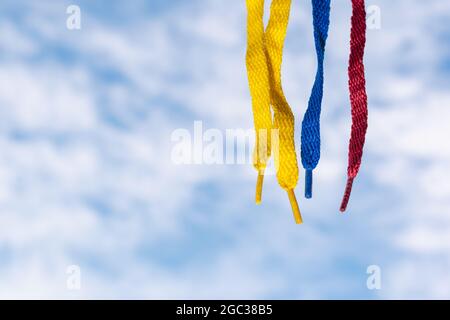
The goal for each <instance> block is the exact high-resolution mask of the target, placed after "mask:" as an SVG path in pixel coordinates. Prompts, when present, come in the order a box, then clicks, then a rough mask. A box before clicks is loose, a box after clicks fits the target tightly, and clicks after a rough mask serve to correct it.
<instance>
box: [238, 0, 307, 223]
mask: <svg viewBox="0 0 450 320" xmlns="http://www.w3.org/2000/svg"><path fill="white" fill-rule="evenodd" d="M246 3H247V10H248V22H247V29H248V44H247V46H248V47H247V55H246V63H247V72H248V79H249V87H250V93H251V96H252V108H253V118H254V124H255V131H256V146H255V151H254V167H255V168H256V170H257V171H258V180H257V186H256V202H257V203H260V202H261V194H262V185H263V179H264V171H265V168H266V166H267V162H268V159H269V158H270V155H271V152H272V153H273V156H274V160H275V167H276V170H277V180H278V183H279V185H280V186H281V187H282V188H283V189H285V190H286V191H287V193H288V196H289V201H290V203H291V206H292V211H293V213H294V218H295V221H296V223H302V217H301V214H300V210H299V207H298V204H297V200H296V197H295V194H294V189H295V187H296V185H297V181H298V164H297V156H296V153H295V143H294V115H293V113H292V110H291V108H290V106H289V104H288V102H287V101H286V98H285V96H284V93H283V89H282V85H281V63H282V56H283V45H284V39H285V37H286V31H287V25H288V22H289V14H290V8H291V0H273V1H272V4H271V8H270V18H269V23H268V25H267V28H266V30H264V0H247V1H246ZM270 107H272V109H273V121H272V115H271V111H270ZM272 137H277V139H272Z"/></svg>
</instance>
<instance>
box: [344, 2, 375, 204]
mask: <svg viewBox="0 0 450 320" xmlns="http://www.w3.org/2000/svg"><path fill="white" fill-rule="evenodd" d="M352 8H353V13H352V27H351V35H350V47H351V49H350V59H349V67H348V75H349V89H350V101H351V109H352V130H351V137H350V144H349V152H348V169H347V176H348V179H347V185H346V188H345V192H344V197H343V199H342V204H341V208H340V210H341V212H344V211H345V210H346V208H347V205H348V201H349V199H350V194H351V192H352V186H353V181H354V179H355V178H356V176H357V175H358V171H359V168H360V166H361V158H362V155H363V148H364V142H365V137H366V131H367V119H368V110H367V94H366V80H365V75H364V62H363V59H364V49H365V45H366V10H365V3H364V0H352Z"/></svg>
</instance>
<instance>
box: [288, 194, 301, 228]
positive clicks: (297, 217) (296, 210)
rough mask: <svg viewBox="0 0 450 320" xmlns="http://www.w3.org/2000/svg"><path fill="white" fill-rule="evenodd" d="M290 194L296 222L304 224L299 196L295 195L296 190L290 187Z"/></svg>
mask: <svg viewBox="0 0 450 320" xmlns="http://www.w3.org/2000/svg"><path fill="white" fill-rule="evenodd" d="M287 193H288V196H289V202H290V203H291V207H292V213H293V214H294V218H295V223H296V224H302V223H303V219H302V214H301V213H300V208H299V207H298V203H297V198H296V197H295V193H294V190H292V189H290V190H287Z"/></svg>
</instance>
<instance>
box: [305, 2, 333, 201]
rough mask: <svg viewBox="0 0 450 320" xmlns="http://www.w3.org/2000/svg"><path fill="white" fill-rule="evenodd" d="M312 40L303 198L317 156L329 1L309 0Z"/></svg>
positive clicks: (309, 192)
mask: <svg viewBox="0 0 450 320" xmlns="http://www.w3.org/2000/svg"><path fill="white" fill-rule="evenodd" d="M312 9H313V10H312V11H313V25H314V42H315V46H316V54H317V72H316V79H315V81H314V85H313V88H312V92H311V97H310V98H309V103H308V109H307V110H306V112H305V116H304V117H303V122H302V147H301V154H302V164H303V168H304V169H305V197H306V198H311V197H312V180H313V170H314V168H316V166H317V164H318V163H319V159H320V111H321V105H322V97H323V63H324V57H325V45H326V41H327V37H328V27H329V25H330V0H312Z"/></svg>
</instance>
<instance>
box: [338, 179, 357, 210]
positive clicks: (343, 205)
mask: <svg viewBox="0 0 450 320" xmlns="http://www.w3.org/2000/svg"><path fill="white" fill-rule="evenodd" d="M353 180H354V178H352V177H348V179H347V185H346V187H345V192H344V197H343V198H342V203H341V208H340V210H341V212H342V213H344V212H345V210H347V205H348V201H349V200H350V194H351V193H352V187H353Z"/></svg>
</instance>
